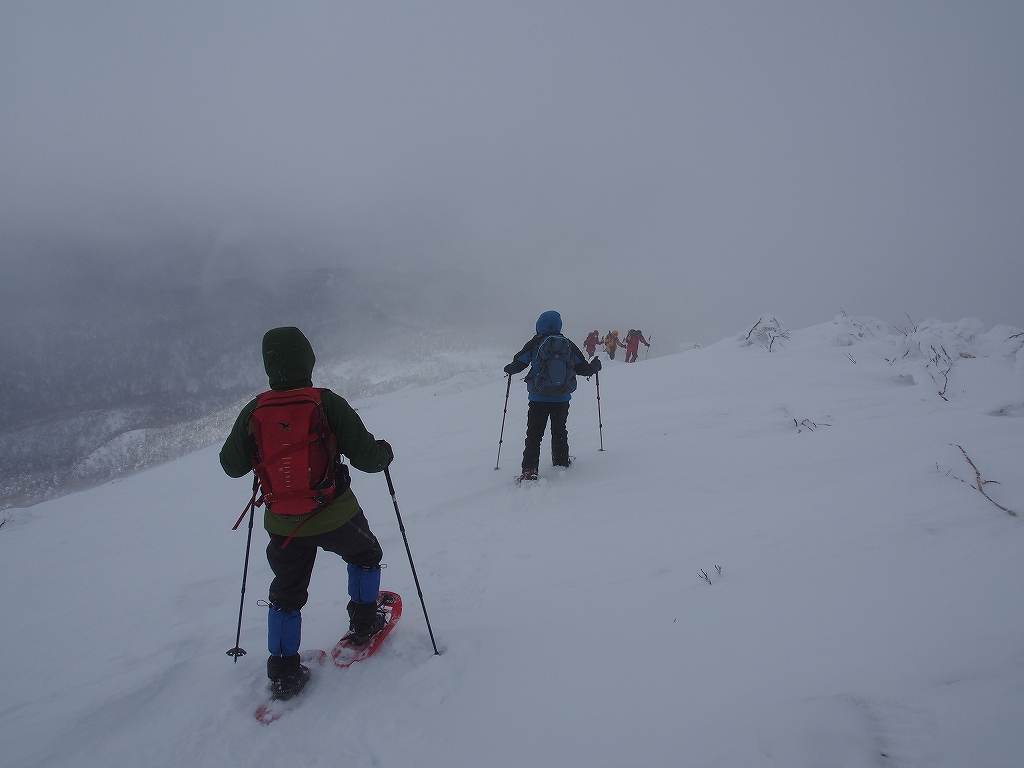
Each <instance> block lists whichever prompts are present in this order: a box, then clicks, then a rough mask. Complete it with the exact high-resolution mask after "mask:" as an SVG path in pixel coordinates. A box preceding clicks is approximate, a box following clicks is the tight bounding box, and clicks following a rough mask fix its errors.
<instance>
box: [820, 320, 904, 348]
mask: <svg viewBox="0 0 1024 768" xmlns="http://www.w3.org/2000/svg"><path fill="white" fill-rule="evenodd" d="M887 335H889V326H888V325H887V324H886V323H884V322H883V321H881V320H879V319H878V318H875V317H855V316H853V315H847V314H845V313H844V314H841V315H836V319H835V320H833V321H832V328H830V329H829V336H828V340H829V343H830V344H834V345H835V346H837V347H850V346H853V345H854V344H856V343H857V342H861V341H874V340H875V339H880V338H882V337H883V336H887Z"/></svg>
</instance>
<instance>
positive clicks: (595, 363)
mask: <svg viewBox="0 0 1024 768" xmlns="http://www.w3.org/2000/svg"><path fill="white" fill-rule="evenodd" d="M590 367H591V369H593V371H594V373H597V372H598V371H600V370H601V360H600V358H597V357H595V358H594V359H593V360H591V361H590Z"/></svg>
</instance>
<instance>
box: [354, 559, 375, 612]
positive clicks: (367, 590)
mask: <svg viewBox="0 0 1024 768" xmlns="http://www.w3.org/2000/svg"><path fill="white" fill-rule="evenodd" d="M379 593H380V566H379V565H378V566H376V567H374V568H370V569H369V570H367V569H365V568H363V566H361V565H353V564H352V563H349V564H348V596H349V597H351V598H352V601H353V602H355V603H376V602H377V595H378V594H379Z"/></svg>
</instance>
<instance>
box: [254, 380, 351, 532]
mask: <svg viewBox="0 0 1024 768" xmlns="http://www.w3.org/2000/svg"><path fill="white" fill-rule="evenodd" d="M322 391H323V390H320V389H316V388H314V387H305V388H303V389H292V390H288V391H286V392H275V391H271V392H264V393H263V394H262V395H260V396H259V397H258V398H256V407H255V408H254V409H253V412H252V414H251V416H250V417H249V419H250V424H251V425H252V438H253V441H254V442H255V447H256V454H255V456H254V457H253V465H254V469H255V474H256V477H257V479H258V480H259V484H260V488H261V489H262V491H263V495H262V496H261V498H260V499H259V501H257V502H256V506H259V505H260V503H263V502H265V503H266V505H267V509H268V510H270V511H271V512H273V513H274V514H275V515H305V514H308V513H309V512H314V511H316V510H320V509H323V508H324V507H326V506H327V505H328V504H330V503H331V502H332V501H334V497H335V496H336V495H337V494H338V493H341V492H343V491H344V490H345V488H346V487H347V484H344V486H343V487H339V485H341V483H339V482H338V480H339V475H342V476H343V475H344V474H345V473H344V472H343V471H341V470H342V467H343V466H344V465H341V466H338V464H339V461H338V459H339V455H338V445H337V439H336V438H335V436H334V433H333V432H331V428H330V425H328V423H327V416H326V415H325V414H324V407H323V401H322V400H321V396H320V393H321V392H322Z"/></svg>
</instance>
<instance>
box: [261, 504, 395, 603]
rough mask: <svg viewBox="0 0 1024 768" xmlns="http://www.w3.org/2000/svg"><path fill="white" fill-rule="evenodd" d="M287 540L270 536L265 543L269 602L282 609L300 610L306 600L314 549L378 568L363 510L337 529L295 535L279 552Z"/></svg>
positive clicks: (376, 548) (374, 544) (378, 554)
mask: <svg viewBox="0 0 1024 768" xmlns="http://www.w3.org/2000/svg"><path fill="white" fill-rule="evenodd" d="M287 538H288V537H287V536H279V535H277V534H276V533H272V534H270V543H269V544H267V560H268V561H269V562H270V569H271V570H272V571H273V572H274V580H273V581H272V582H271V583H270V602H272V603H273V604H274V605H275V606H277V607H278V608H282V609H286V610H292V611H300V610H302V606H304V605H305V604H306V601H307V600H308V599H309V591H308V590H309V579H310V577H311V576H312V575H313V563H314V562H315V561H316V549H317V547H320V548H321V549H323V550H325V551H327V552H334V553H335V554H338V555H341V558H342V560H344V561H345V562H346V563H352V564H354V565H360V566H365V567H369V568H374V567H376V566H378V565H380V561H381V559H382V558H383V557H384V551H383V550H382V549H381V548H380V544H379V543H378V542H377V537H376V536H374V535H373V533H372V532H371V531H370V524H369V523H368V522H367V521H366V515H364V514H363V510H359V512H357V513H356V516H355V517H353V518H352V519H351V520H349V521H348V522H347V523H345V524H344V525H343V526H341V527H340V528H335V529H334V530H333V531H326V532H325V533H318V534H315V535H313V536H296V537H295V538H293V539H292V540H291V541H289V542H288V546H287V547H285V548H283V549H282V548H281V545H282V544H284V542H285V541H286V540H287Z"/></svg>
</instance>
